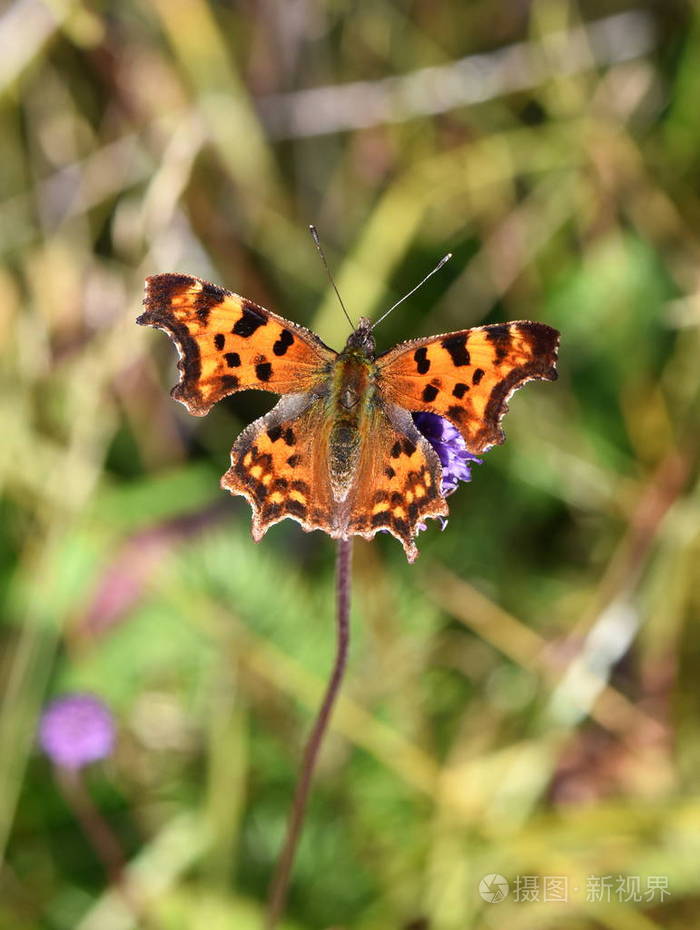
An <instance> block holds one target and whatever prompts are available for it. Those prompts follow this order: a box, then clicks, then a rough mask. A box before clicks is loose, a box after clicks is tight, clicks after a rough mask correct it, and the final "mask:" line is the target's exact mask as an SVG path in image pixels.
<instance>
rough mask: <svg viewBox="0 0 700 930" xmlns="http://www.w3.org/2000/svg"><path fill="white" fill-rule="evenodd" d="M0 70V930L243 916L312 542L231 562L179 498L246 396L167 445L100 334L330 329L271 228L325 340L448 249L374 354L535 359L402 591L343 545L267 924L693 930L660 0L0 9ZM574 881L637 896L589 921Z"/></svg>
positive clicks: (152, 367)
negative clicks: (67, 792) (98, 835)
mask: <svg viewBox="0 0 700 930" xmlns="http://www.w3.org/2000/svg"><path fill="white" fill-rule="evenodd" d="M620 13H627V15H628V18H627V19H623V20H614V19H610V17H614V16H615V15H617V14H620ZM600 17H608V19H604V20H601V19H600ZM601 22H602V23H603V25H601ZM596 23H597V25H596ZM605 23H607V25H605ZM615 23H617V25H615ZM606 30H607V32H606ZM606 35H608V39H607V40H606V41H603V39H604V38H605V36H606ZM601 37H602V38H601ZM518 43H520V44H519V45H518ZM606 43H607V44H606ZM635 43H636V45H635ZM513 48H515V52H513V51H512V49H513ZM503 49H506V50H508V49H511V51H510V52H507V54H508V55H510V56H511V57H504V54H505V53H502V50H503ZM635 49H636V51H635ZM0 51H2V55H0V88H2V98H1V102H0V164H2V171H1V172H0V250H1V251H2V256H3V266H2V268H1V269H0V289H1V292H2V295H3V296H2V300H0V339H1V340H2V351H3V371H2V391H0V407H1V409H2V423H3V434H2V438H3V441H2V443H1V444H0V463H1V466H2V467H1V469H0V474H1V475H2V480H3V493H2V498H1V500H0V508H1V509H0V514H1V515H2V519H1V520H0V584H1V585H2V591H3V602H4V604H5V611H4V620H3V625H2V627H1V631H2V652H1V657H0V668H1V669H2V688H3V690H2V706H1V708H0V836H1V837H2V844H3V848H4V849H6V855H5V858H4V861H3V866H2V872H0V889H1V894H0V926H1V927H2V928H3V930H5V928H7V930H16V928H17V930H19V928H22V930H25V928H32V930H34V928H42V930H43V928H47V930H63V928H66V930H68V928H71V930H72V928H79V930H102V928H105V927H110V928H111V927H125V928H126V927H129V926H144V927H158V928H171V927H172V928H179V927H187V928H195V930H197V928H200V927H201V928H205V927H206V928H207V930H209V928H216V927H219V926H221V927H227V928H228V927H236V928H237V930H238V928H241V930H245V928H247V927H251V928H252V927H257V926H259V925H260V920H261V915H262V913H263V908H264V899H265V891H266V886H267V882H268V881H269V877H270V874H271V871H272V868H273V864H274V860H275V856H276V854H277V851H278V849H279V846H280V843H281V839H282V835H283V830H284V825H285V820H286V815H287V810H288V805H289V802H290V799H291V795H292V791H293V785H294V780H295V774H296V768H297V765H298V761H299V756H300V751H301V747H302V745H303V740H304V738H305V735H306V733H307V730H308V727H309V723H310V719H311V716H312V714H313V712H314V710H315V708H316V706H317V704H318V701H319V699H320V695H321V693H322V688H323V683H324V680H325V676H326V674H327V671H328V668H329V665H330V662H331V656H332V650H333V642H332V636H333V633H332V630H333V617H332V609H333V607H332V604H333V560H334V552H333V546H332V544H331V542H330V541H329V540H328V539H326V538H324V537H322V536H321V535H320V534H312V535H308V536H307V535H304V534H302V532H301V530H300V529H299V527H298V526H296V524H291V523H289V522H287V523H284V524H281V525H279V526H276V527H274V528H273V529H272V530H271V532H270V533H269V534H268V536H266V538H265V540H264V541H263V542H262V543H261V544H260V545H258V546H256V545H255V544H254V543H253V542H252V541H251V539H250V536H249V529H248V527H249V514H248V512H247V507H246V505H245V504H244V502H242V501H241V500H240V499H237V500H233V499H229V498H228V497H226V496H225V495H224V494H223V493H222V492H221V491H220V490H219V487H218V479H219V475H220V474H221V473H222V472H223V471H224V470H225V468H226V466H227V463H228V452H229V448H230V445H231V443H232V440H233V438H234V437H235V435H236V434H237V432H238V431H239V430H240V429H241V428H242V427H243V426H244V425H245V424H246V423H247V422H249V421H250V420H251V419H252V418H253V417H255V416H257V415H259V414H260V413H262V412H263V411H264V410H266V409H268V407H269V398H268V397H267V396H266V395H265V396H259V395H254V394H252V393H251V394H250V395H248V394H246V395H242V396H237V397H235V398H232V399H229V400H227V401H225V402H224V403H223V404H221V405H219V407H218V408H217V409H215V410H213V411H212V412H211V414H210V415H209V416H208V417H206V418H205V419H203V420H199V419H194V418H191V417H188V415H187V414H186V412H185V411H184V410H183V408H181V407H179V406H178V405H177V404H175V403H173V402H172V401H171V400H170V398H169V397H168V388H169V387H170V386H171V385H172V384H173V383H174V381H175V380H176V371H175V360H174V358H173V355H174V353H173V351H172V347H171V346H170V345H169V344H168V343H167V340H166V339H165V338H164V337H162V336H161V335H160V334H157V335H153V334H151V333H150V332H145V331H143V330H139V328H138V327H136V326H134V319H135V317H136V315H137V313H138V307H139V303H140V300H141V292H142V285H143V278H144V277H145V276H146V275H147V274H152V273H154V272H158V271H178V270H179V271H185V272H188V273H194V274H199V275H201V276H203V277H205V278H209V279H211V280H214V281H216V282H217V283H220V284H222V285H225V286H228V287H230V288H232V289H234V290H235V291H237V292H239V293H243V294H245V295H247V296H249V297H251V298H252V299H254V300H256V301H258V302H260V303H262V304H264V305H266V306H268V307H270V308H271V309H274V310H276V311H277V312H280V313H282V314H284V315H285V316H288V317H289V318H291V319H294V320H297V321H298V322H300V323H304V324H305V325H309V326H312V327H313V328H314V329H315V330H316V331H317V332H318V333H319V335H320V336H321V337H322V338H323V339H324V340H325V341H326V342H328V343H329V344H331V345H335V346H338V345H339V344H342V342H343V341H344V339H345V336H346V325H345V322H344V319H343V317H342V315H341V313H340V311H339V309H338V307H337V304H336V302H335V301H334V298H333V295H332V293H330V292H329V290H328V288H327V287H326V282H325V277H324V275H323V270H322V268H321V266H320V264H319V262H318V260H317V257H316V255H315V253H314V250H313V246H312V244H311V242H310V239H309V237H308V234H307V230H306V225H307V224H308V223H309V222H314V223H316V224H317V225H318V227H319V230H320V232H321V235H322V238H323V241H324V244H325V246H326V249H327V252H328V255H329V258H330V260H331V264H332V266H333V267H334V269H335V271H336V276H337V281H338V285H339V287H340V290H341V293H342V294H343V295H344V298H345V301H346V302H347V304H348V306H349V307H350V309H351V312H352V314H353V315H354V317H358V316H360V315H370V316H377V315H378V314H379V313H380V312H381V311H382V310H383V309H385V308H386V307H387V306H389V304H390V303H391V302H393V300H395V299H397V297H399V296H401V294H402V293H404V292H405V291H407V290H408V289H410V288H411V287H412V286H413V285H414V284H415V283H416V281H417V280H418V279H419V278H420V277H421V276H422V275H423V274H424V273H425V272H426V271H427V270H429V269H430V268H431V267H432V266H433V265H434V264H435V262H436V261H437V259H438V258H439V257H440V256H441V255H443V254H444V253H445V252H447V251H452V252H453V253H454V256H455V257H454V258H453V260H452V262H450V263H449V265H448V266H447V267H446V268H445V269H444V270H443V271H442V272H441V273H440V275H437V276H435V277H434V278H432V279H431V280H430V282H429V283H428V284H427V285H426V286H425V288H424V289H423V290H422V291H421V292H420V293H419V294H417V295H416V296H415V297H413V298H412V299H411V300H410V301H408V302H407V303H406V304H404V305H402V307H401V309H400V310H398V311H397V312H396V313H395V314H393V315H392V316H391V317H390V318H389V319H388V320H387V321H386V323H385V324H383V326H382V330H380V331H379V335H380V348H386V347H388V346H390V345H392V344H393V343H394V342H396V341H400V340H402V339H405V338H410V337H413V336H418V335H421V334H423V335H427V334H430V333H433V332H443V331H447V330H450V329H456V328H463V327H465V326H470V325H474V324H478V323H482V322H491V321H498V320H505V319H529V318H534V319H538V320H542V321H545V322H547V323H550V324H551V325H554V326H556V327H558V328H559V329H560V330H561V331H562V351H561V364H560V372H561V374H560V379H559V381H558V382H557V384H556V385H544V384H533V385H530V386H528V388H527V389H526V390H525V391H523V392H522V394H519V395H518V396H517V398H515V399H514V401H513V403H512V410H511V412H510V413H509V414H508V416H507V419H506V421H505V428H506V433H507V435H508V442H507V444H506V445H505V446H502V447H499V448H497V449H494V450H492V451H491V452H490V453H488V455H487V456H486V457H485V461H484V464H483V465H482V466H480V467H479V468H477V469H475V475H474V480H473V482H472V484H471V485H470V486H468V487H463V488H462V490H461V491H460V492H459V493H458V494H456V495H455V496H454V497H452V498H451V499H450V509H451V516H450V523H449V527H448V528H447V530H446V531H445V532H444V533H442V534H440V533H438V532H437V530H436V529H435V528H433V529H431V531H430V532H428V533H426V534H424V535H422V536H421V538H420V540H419V544H420V549H421V559H420V560H419V562H418V563H417V564H416V565H415V566H409V565H407V564H406V562H405V559H404V557H403V554H402V552H401V549H400V547H399V546H398V544H397V543H396V542H395V541H394V540H392V539H389V538H378V539H376V540H375V541H374V542H373V543H372V544H366V543H364V542H362V541H358V542H357V545H356V557H355V569H354V572H355V574H354V580H355V587H354V604H353V646H352V658H351V666H350V673H349V676H348V679H347V682H346V685H345V689H344V693H343V698H342V701H341V704H340V706H339V709H338V712H337V714H336V717H335V719H334V725H333V732H332V734H331V736H330V738H329V740H328V742H327V744H326V746H325V748H324V752H323V758H322V762H321V768H320V771H319V774H318V777H317V782H316V789H315V794H314V797H313V799H312V803H311V806H310V812H309V821H308V824H307V829H306V833H305V836H304V839H303V842H302V845H301V849H300V854H299V859H298V863H297V867H296V869H295V873H294V881H293V887H292V893H291V896H290V906H289V918H288V924H287V926H288V927H289V928H297V930H306V928H309V930H310V928H320V927H326V928H331V927H334V928H340V927H343V928H353V930H354V928H357V930H380V928H381V930H386V928H389V927H394V928H397V930H398V928H402V930H424V928H430V930H468V928H491V927H493V928H499V930H500V928H502V927H503V926H505V925H507V926H509V927H510V928H512V930H529V928H537V930H545V928H547V927H553V928H554V927H556V928H557V930H601V928H603V930H608V928H610V930H655V928H656V930H660V928H662V927H663V928H669V930H675V928H681V927H682V928H684V930H685V928H687V927H689V926H694V925H695V923H696V922H697V919H698V912H699V911H700V906H699V904H698V901H699V900H700V876H698V872H697V862H698V859H699V856H700V799H699V797H698V791H697V777H696V772H697V760H698V757H699V753H700V726H699V725H698V712H697V711H698V701H697V697H696V692H697V689H696V686H695V675H696V674H697V673H698V662H699V661H700V653H699V651H698V650H699V646H698V642H699V641H698V635H697V619H698V613H699V612H700V590H699V588H698V581H697V578H698V572H697V565H698V554H699V549H700V546H699V539H700V537H699V534H698V515H699V509H698V484H697V482H698V461H697V454H698V388H699V386H700V366H699V365H698V361H697V360H698V357H699V350H700V340H699V339H698V323H699V322H700V298H699V297H698V294H699V290H698V288H699V280H700V279H699V277H698V267H700V264H699V259H700V244H699V242H698V233H697V230H698V224H699V222H700V198H699V197H698V190H699V184H698V182H699V181H700V132H699V131H698V126H699V125H700V123H699V122H698V119H697V115H696V113H697V88H698V82H699V81H700V65H698V62H699V61H700V57H699V54H700V19H699V17H698V11H697V6H696V5H695V4H691V3H687V2H681V0H676V2H674V3H672V4H667V5H665V6H664V7H663V8H661V7H658V6H651V5H649V4H643V5H639V6H637V7H634V6H631V5H629V4H625V3H622V2H619V3H618V2H613V3H608V4H598V3H594V2H592V0H591V2H581V3H579V4H572V3H554V2H551V0H539V2H536V3H532V4H530V3H523V4H504V5H500V6H498V7H494V5H493V4H488V3H486V2H485V0H475V2H473V3H471V4H469V5H464V4H459V3H456V2H449V3H446V4H442V5H440V6H439V7H436V6H435V5H433V4H428V3H416V4H411V5H407V4H397V3H380V4H376V3H367V2H361V3H359V4H348V3H345V4H344V3H335V4H329V3H319V4H315V5H314V4H310V3H307V2H298V3H285V2H283V0H269V2H264V3H260V4H253V3H238V4H234V3H232V2H225V0H220V2H213V0H212V2H207V0H175V2H170V3H168V2H165V0H152V2H150V0H128V2H125V3H123V4H120V5H118V6H110V5H107V4H100V3H87V2H78V0H75V2H54V0H52V2H51V3H46V4H44V3H42V2H41V0H14V2H10V3H9V4H8V5H7V6H6V7H5V8H4V10H3V11H2V12H0ZM480 54H485V55H487V56H491V57H487V58H483V59H479V60H478V61H479V66H478V67H477V66H476V65H474V63H473V62H472V65H474V66H473V67H472V70H467V71H464V70H462V71H460V70H459V69H458V68H457V66H454V67H451V65H452V64H453V63H454V62H456V61H457V60H458V59H460V58H462V57H464V56H470V55H471V56H473V55H480ZM499 56H500V57H499ZM422 69H423V70H422ZM426 69H432V70H426ZM441 69H442V70H441ZM445 69H446V70H445ZM387 78H397V79H399V80H398V83H393V84H386V83H383V82H384V79H387ZM359 81H365V82H367V83H366V84H364V85H362V87H361V88H360V92H359V95H358V94H357V93H356V92H355V91H353V89H352V82H359ZM348 85H350V86H349V87H348ZM319 88H320V89H322V90H323V92H324V95H325V96H324V97H323V100H324V101H326V104H324V105H323V106H321V105H320V103H319V102H318V101H319V100H320V98H318V97H313V96H311V97H309V96H305V93H307V92H309V91H313V90H314V89H319ZM353 95H354V96H353ZM446 100H447V101H448V103H444V101H446ZM314 101H316V102H315V103H314ZM354 101H355V102H354ZM357 101H359V102H357ZM441 101H442V102H441ZM373 114H374V115H373ZM314 127H315V128H314ZM323 127H325V129H324V128H323ZM358 127H362V128H358ZM273 593H274V596H273ZM73 689H87V690H92V691H94V692H96V693H98V694H99V695H100V696H101V697H102V698H103V699H104V700H105V701H107V702H108V703H109V705H110V707H111V708H112V709H113V711H114V713H115V715H116V716H117V719H118V722H119V733H120V736H119V741H118V746H117V750H116V752H115V754H114V756H113V758H111V759H110V760H109V761H108V762H106V763H104V764H103V765H101V766H95V767H94V770H93V771H91V772H90V773H89V784H90V788H91V791H92V792H93V795H94V797H95V798H96V800H97V801H98V803H99V805H100V808H101V810H102V811H103V813H104V815H105V817H106V818H107V819H108V820H109V821H110V823H111V824H113V826H114V829H115V831H116V833H117V834H118V836H119V837H120V839H121V841H122V843H123V845H124V849H125V851H126V854H127V856H128V859H129V876H130V881H133V883H134V886H135V887H138V888H139V889H140V893H141V896H142V899H143V902H144V913H143V914H141V915H139V916H138V917H134V915H133V914H132V913H130V912H129V910H128V909H126V908H125V905H124V902H123V901H121V900H120V898H119V896H118V895H116V894H115V893H114V891H110V890H109V888H107V887H106V884H105V879H104V876H103V874H102V871H101V869H100V867H99V863H98V861H97V860H96V858H95V856H94V853H93V852H92V851H91V850H90V848H89V846H87V844H86V841H85V839H84V837H83V835H82V834H81V832H80V830H79V828H78V827H77V825H76V824H75V823H74V822H73V820H72V818H71V815H70V812H69V810H68V809H67V807H66V805H65V803H64V801H63V800H62V798H61V796H60V793H59V792H58V790H57V788H56V786H55V784H54V780H53V777H52V773H51V771H50V767H49V765H48V763H47V762H46V760H44V759H42V758H41V757H40V756H39V755H38V753H37V751H36V749H35V732H36V721H37V716H38V714H39V713H40V710H41V707H42V706H43V705H44V704H45V702H46V701H47V700H48V699H49V698H50V697H51V696H53V695H56V694H60V693H63V692H64V691H66V690H73ZM491 873H500V874H502V875H504V876H506V878H508V879H509V881H510V883H511V894H510V896H509V897H508V898H507V899H506V900H505V901H503V902H502V903H500V904H497V905H496V904H489V903H487V902H485V901H484V900H483V899H482V898H481V897H480V895H479V893H478V884H479V881H480V879H481V878H482V877H483V876H485V875H488V874H491ZM519 876H520V877H522V876H536V877H537V881H538V883H539V884H538V887H539V888H540V900H539V901H531V902H523V901H518V900H516V894H515V889H516V880H517V878H518V877H519ZM546 876H565V877H566V878H567V879H568V884H569V894H568V901H567V902H559V903H554V902H546V901H543V900H542V888H543V883H544V880H545V877H546ZM591 876H593V877H595V876H613V877H614V878H617V877H618V876H623V877H625V876H626V877H634V876H639V877H640V881H641V883H642V888H644V887H646V886H645V882H646V881H647V880H648V879H649V877H652V878H653V877H654V876H662V877H664V878H665V879H667V881H668V889H669V894H668V896H665V897H664V899H663V900H660V896H659V895H656V896H655V897H654V896H652V898H653V899H652V900H644V899H642V900H641V901H636V900H622V898H621V896H620V895H619V894H615V893H613V894H612V895H611V899H610V901H605V900H603V901H594V900H589V898H590V897H591V896H590V895H589V894H587V893H586V889H587V887H588V886H587V881H588V879H589V878H590V877H591ZM574 889H577V890H574Z"/></svg>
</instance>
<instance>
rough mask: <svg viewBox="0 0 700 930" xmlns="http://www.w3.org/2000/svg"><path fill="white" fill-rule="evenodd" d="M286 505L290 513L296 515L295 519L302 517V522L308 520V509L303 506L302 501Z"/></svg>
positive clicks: (288, 502)
mask: <svg viewBox="0 0 700 930" xmlns="http://www.w3.org/2000/svg"><path fill="white" fill-rule="evenodd" d="M285 505H286V508H287V512H288V513H291V514H294V516H295V517H301V519H302V520H303V519H305V518H306V515H307V513H308V511H307V509H306V504H302V502H301V501H296V500H293V499H292V500H288V501H286V502H285Z"/></svg>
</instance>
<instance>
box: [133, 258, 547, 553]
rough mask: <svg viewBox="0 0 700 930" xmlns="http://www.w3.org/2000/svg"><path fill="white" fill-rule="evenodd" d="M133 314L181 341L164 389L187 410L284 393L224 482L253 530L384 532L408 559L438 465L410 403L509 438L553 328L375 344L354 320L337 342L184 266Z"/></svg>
mask: <svg viewBox="0 0 700 930" xmlns="http://www.w3.org/2000/svg"><path fill="white" fill-rule="evenodd" d="M144 306H145V311H144V312H143V313H142V314H141V316H140V317H139V318H138V320H137V322H138V323H140V324H142V325H147V326H155V327H157V328H158V329H162V330H164V331H165V332H166V333H168V335H169V336H170V337H171V338H172V340H173V341H174V343H175V345H176V346H177V349H178V352H179V355H180V361H179V363H178V368H179V370H180V381H179V383H178V384H177V385H176V386H175V387H174V388H173V390H172V392H171V393H172V396H173V397H174V398H175V400H178V401H180V403H182V404H184V405H185V407H187V409H188V410H189V412H190V413H192V414H194V415H195V416H204V415H205V414H206V413H207V412H208V411H209V410H210V408H211V407H212V406H213V404H215V403H216V402H217V401H219V400H221V399H222V398H223V397H226V396H227V395H228V394H233V393H235V392H236V391H244V390H248V389H251V388H255V389H258V390H263V391H271V392H273V393H275V394H280V395H282V396H281V399H280V400H279V401H278V403H277V404H276V406H275V407H273V408H272V410H270V412H269V413H267V414H265V416H263V417H260V419H258V420H256V421H255V422H254V423H251V424H250V426H248V427H247V428H246V429H244V430H243V432H242V433H241V434H240V436H239V437H238V438H237V439H236V441H235V443H234V445H233V448H232V450H231V467H230V468H229V469H228V471H227V472H226V474H225V475H224V476H223V478H222V479H221V485H222V487H223V488H225V489H226V490H228V491H230V492H231V494H238V495H241V496H243V497H245V498H246V499H247V500H248V502H249V503H250V506H251V508H252V511H253V523H252V534H253V538H254V539H255V540H256V541H259V540H260V539H262V537H263V536H264V534H265V533H266V532H267V530H268V528H269V527H270V526H272V525H273V524H274V523H278V522H279V521H280V520H283V519H284V518H285V517H291V518H292V519H293V520H296V521H297V522H298V523H300V524H301V526H302V527H303V529H304V530H306V531H310V530H316V529H318V530H323V531H324V532H326V533H328V534H329V535H330V536H332V537H334V538H347V537H349V536H352V535H358V536H363V537H364V538H365V539H370V538H371V537H373V536H374V535H375V534H376V533H377V532H379V531H382V530H383V531H388V532H390V533H392V534H393V535H394V536H395V537H396V538H397V539H398V540H399V541H400V542H401V543H402V544H403V547H404V550H405V552H406V556H407V558H408V560H409V561H413V560H414V559H415V558H416V557H417V555H418V550H417V548H416V544H415V537H416V535H417V533H418V531H419V529H421V528H423V524H424V521H425V520H426V519H427V518H429V517H430V518H440V519H444V518H445V517H446V516H447V511H448V508H447V502H446V501H445V497H444V494H443V493H442V491H441V478H442V466H441V464H440V460H439V458H438V455H437V453H436V452H435V450H434V448H433V447H432V445H431V444H430V443H429V442H428V440H427V439H426V438H425V437H424V436H423V434H422V433H421V432H420V431H419V429H418V428H417V427H416V425H415V423H414V420H413V417H412V413H413V412H418V411H428V412H431V413H433V414H438V415H439V416H440V417H443V418H445V419H447V420H449V421H450V422H451V423H452V424H453V425H454V426H455V427H457V429H458V430H459V431H460V433H461V435H462V437H463V438H464V442H465V443H466V447H467V449H468V451H469V452H472V453H479V452H484V451H486V450H487V449H489V448H490V447H491V446H493V445H495V444H497V443H501V442H503V441H504V435H503V432H502V430H501V427H500V421H501V418H502V417H503V415H504V413H505V412H506V410H507V409H508V408H507V401H508V398H509V397H510V396H511V394H512V393H513V392H514V391H515V390H517V388H519V387H521V386H522V385H523V384H525V382H526V381H531V380H533V379H542V380H545V381H554V380H555V379H556V377H557V371H556V362H557V349H558V345H559V333H558V332H557V331H556V330H555V329H552V327H550V326H547V325H545V324H544V323H532V322H529V321H518V322H513V323H501V324H496V325H491V326H477V327H474V328H473V329H465V330H461V331H459V332H454V333H446V334H443V335H440V336H430V337H428V338H423V339H413V340H410V341H408V342H402V343H400V344H399V345H397V346H395V347H394V348H393V349H389V350H388V351H387V352H383V353H381V354H379V355H377V354H376V351H375V340H374V335H373V333H372V323H371V322H370V321H369V320H368V319H365V318H362V319H361V320H360V322H359V324H358V326H357V328H356V329H355V330H354V331H353V332H352V333H351V334H350V336H349V337H348V340H347V343H346V344H345V348H344V349H343V350H342V352H336V351H334V350H333V349H330V348H329V347H328V346H327V345H325V344H324V343H323V342H322V341H321V340H320V339H319V338H318V336H316V335H315V333H313V332H311V330H309V329H306V328H305V327H303V326H300V325H298V324H296V323H291V322H289V320H285V319H284V318H283V317H281V316H278V315H277V314H275V313H272V312H270V311H269V310H265V309H264V308H263V307H260V306H258V305H257V304H256V303H253V301H251V300H247V299H246V298H244V297H239V296H238V295H237V294H233V293H231V292H230V291H227V290H224V288H221V287H217V286H216V285H215V284H210V283H208V282H207V281H203V280H201V279H200V278H195V277H192V276H191V275H185V274H157V275H153V276H151V277H149V278H148V279H147V281H146V294H145V299H144Z"/></svg>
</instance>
